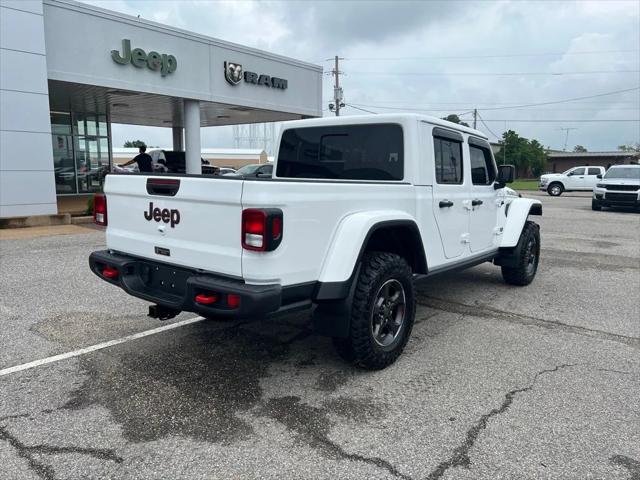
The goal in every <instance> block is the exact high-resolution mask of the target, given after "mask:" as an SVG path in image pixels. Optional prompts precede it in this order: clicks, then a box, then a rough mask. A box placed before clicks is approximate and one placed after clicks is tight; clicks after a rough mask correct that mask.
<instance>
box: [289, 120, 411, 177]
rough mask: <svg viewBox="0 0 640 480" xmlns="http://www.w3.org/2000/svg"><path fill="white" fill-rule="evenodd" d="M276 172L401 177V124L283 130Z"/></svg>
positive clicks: (323, 175) (326, 175)
mask: <svg viewBox="0 0 640 480" xmlns="http://www.w3.org/2000/svg"><path fill="white" fill-rule="evenodd" d="M277 176H278V177H280V178H322V179H341V180H402V179H403V178H404V140H403V135H402V127H401V126H400V125H396V124H386V123H381V124H369V125H330V126H326V127H305V128H292V129H289V130H285V132H284V133H283V134H282V141H281V143H280V149H279V152H278V167H277Z"/></svg>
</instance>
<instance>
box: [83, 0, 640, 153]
mask: <svg viewBox="0 0 640 480" xmlns="http://www.w3.org/2000/svg"><path fill="white" fill-rule="evenodd" d="M90 3H94V4H98V5H100V6H102V7H105V8H110V9H113V10H119V11H123V12H125V13H129V14H132V15H138V14H140V15H141V16H142V17H144V18H148V19H151V20H155V21H158V22H161V23H167V24H170V25H172V26H176V27H179V28H184V29H186V30H191V31H195V32H198V33H202V34H206V35H210V36H213V37H218V38H222V39H225V40H229V41H233V42H236V43H242V44H246V45H249V46H252V47H257V48H262V49H266V50H270V51H273V52H276V53H280V54H285V55H288V56H292V57H296V58H300V59H303V60H308V61H314V62H322V64H323V65H324V66H325V69H327V70H328V69H330V68H331V64H330V63H329V62H323V60H324V59H326V58H329V57H332V56H333V55H336V54H339V55H341V56H343V57H345V58H346V59H345V61H344V62H343V63H342V69H343V70H344V71H345V76H344V77H343V78H342V85H343V87H344V90H345V97H346V101H347V102H352V103H361V104H368V105H375V106H378V107H381V106H397V107H413V108H425V109H429V110H433V109H441V110H439V111H432V112H429V113H432V114H435V115H438V116H443V115H445V114H447V113H462V112H464V111H467V110H470V109H472V108H474V107H477V108H478V109H479V110H480V112H481V115H482V116H483V117H484V118H485V119H493V120H500V121H497V122H490V123H489V127H490V128H491V130H493V131H495V132H496V133H501V132H502V131H503V129H504V127H505V122H504V120H505V119H506V120H516V119H528V120H531V119H533V120H540V121H541V122H539V123H524V122H522V123H521V122H515V121H509V122H507V123H506V126H507V128H512V129H515V130H517V131H518V132H519V133H520V134H522V135H524V136H528V137H534V138H538V139H539V140H540V141H541V143H543V144H545V145H550V146H553V147H556V148H558V147H561V146H562V144H563V143H564V136H563V135H564V134H563V133H562V132H561V131H560V128H561V127H578V130H575V131H572V132H571V139H570V143H571V145H574V144H577V143H579V144H582V145H584V146H586V147H587V148H589V149H590V150H604V149H613V148H615V147H616V146H617V145H619V144H620V143H624V142H629V141H640V126H639V124H638V123H637V122H636V123H631V122H625V123H622V122H602V123H585V122H583V121H579V120H591V119H608V120H615V119H631V118H634V119H637V118H640V110H639V109H640V95H639V93H638V91H635V92H630V93H625V94H620V95H616V96H610V97H600V98H594V99H590V100H583V101H579V102H571V103H565V104H559V105H549V106H543V107H536V108H528V109H520V110H496V111H492V110H489V108H491V107H495V106H501V105H505V104H511V105H514V104H521V103H534V102H544V101H549V100H556V99H563V98H573V97H579V96H587V95H591V94H597V93H603V92H608V91H613V90H620V89H625V88H632V87H637V86H639V85H640V74H638V73H637V72H631V73H617V74H605V73H603V74H589V75H561V76H558V75H555V76H551V75H522V76H469V75H461V74H467V73H485V74H491V73H496V72H500V73H508V72H530V73H536V72H538V73H544V72H556V73H557V72H580V71H596V70H597V71H600V70H639V69H640V65H639V64H640V55H639V54H638V52H637V51H638V50H639V49H640V2H637V1H635V0H633V1H602V2H595V1H580V2H573V1H555V2H546V1H540V2H524V1H506V2H489V1H482V2H475V1H471V2H398V1H377V2H361V1H343V2H330V1H316V2H302V1H283V2H250V1H239V2H204V1H189V2H178V1H163V2H136V1H133V0H132V1H122V0H118V1H92V2H90ZM622 50H627V52H620V53H607V54H585V53H583V52H593V51H622ZM629 50H635V52H629ZM525 53H534V54H535V53H540V54H544V53H556V54H557V55H538V56H515V55H518V54H525ZM500 54H513V55H514V56H510V57H502V58H489V57H488V56H490V55H500ZM454 56H476V58H433V57H454ZM403 57H418V59H412V60H401V59H400V58H403ZM425 57H430V58H425ZM357 58H378V59H379V58H385V60H379V61H376V60H357ZM388 58H390V59H392V60H388ZM363 72H375V73H369V74H367V73H363ZM421 72H422V73H427V72H432V73H445V75H436V76H426V75H425V76H421V75H415V74H417V73H421ZM331 96H332V78H331V77H330V76H327V77H325V84H324V99H325V104H326V103H328V102H329V99H330V97H331ZM445 103H446V104H445ZM366 108H368V109H371V110H377V111H389V110H384V109H382V108H369V107H366ZM344 113H345V114H356V113H361V112H358V111H357V110H354V109H351V108H347V109H345V110H344ZM466 118H468V115H467V116H466ZM570 119H574V120H578V121H566V122H548V121H546V120H570ZM480 128H481V129H483V127H482V126H480ZM123 130H124V129H123ZM160 130H162V129H160ZM117 131H118V130H117V129H115V128H114V137H115V136H116V135H117ZM127 131H130V130H127ZM165 131H166V132H168V133H167V134H166V135H167V138H168V139H169V140H170V131H169V130H166V129H165ZM149 135H150V136H152V137H153V138H155V136H156V135H158V132H157V131H155V130H153V131H152V130H149ZM203 139H205V141H206V142H213V144H209V145H211V146H230V145H232V137H231V134H230V131H229V129H224V130H221V129H204V130H203ZM118 141H119V140H118ZM150 142H151V141H150ZM115 143H116V142H115V141H114V144H115Z"/></svg>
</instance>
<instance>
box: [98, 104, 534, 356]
mask: <svg viewBox="0 0 640 480" xmlns="http://www.w3.org/2000/svg"><path fill="white" fill-rule="evenodd" d="M513 172H514V169H513V167H512V166H510V165H503V166H501V167H500V168H499V169H498V168H497V167H496V164H495V161H494V158H493V155H492V153H491V147H490V145H489V142H488V141H487V137H486V136H485V135H484V134H483V133H481V132H479V131H477V130H473V129H470V128H467V127H464V126H461V125H457V124H453V123H449V122H446V121H443V120H440V119H436V118H432V117H426V116H418V115H409V114H402V115H370V116H361V117H341V118H323V119H313V120H301V121H294V122H287V123H285V124H284V126H283V129H282V132H281V134H280V143H279V150H278V153H277V155H276V161H275V163H274V169H273V178H251V179H249V178H243V177H233V176H231V177H227V176H225V177H204V176H194V175H176V174H166V175H156V174H154V175H143V174H116V175H108V176H107V178H106V183H105V188H104V192H105V195H104V196H102V197H96V201H95V217H96V221H97V223H99V224H102V225H106V226H107V228H106V242H107V250H103V251H97V252H93V253H92V254H91V256H90V266H91V269H92V270H93V272H94V273H95V274H96V275H98V276H99V277H100V278H101V279H103V280H105V281H107V282H110V283H112V284H114V285H117V286H119V287H121V288H122V289H124V290H125V291H126V292H127V293H129V294H131V295H134V296H136V297H139V298H143V299H145V300H148V301H150V302H152V303H153V304H154V305H152V306H151V307H150V312H149V313H150V315H151V316H154V317H156V318H160V319H166V318H171V317H173V316H175V315H176V314H177V313H179V312H180V311H190V312H196V313H198V314H200V315H203V316H205V317H222V316H227V317H247V316H263V315H267V314H276V313H283V312H290V311H294V310H296V309H302V308H314V313H313V317H312V318H313V325H314V327H315V328H316V330H317V331H319V332H321V333H323V334H326V335H330V336H332V337H333V338H334V339H335V344H336V346H337V349H338V351H339V352H340V353H341V355H343V357H344V358H347V359H350V360H352V361H354V362H355V363H356V364H357V365H359V366H361V367H364V368H370V369H377V368H384V367H385V366H387V365H389V364H390V363H392V362H393V361H395V359H396V358H397V357H398V356H399V355H400V353H401V352H402V350H403V349H404V346H405V345H406V343H407V341H408V339H409V335H410V333H411V329H412V326H413V321H414V316H415V308H416V307H415V304H416V296H415V290H414V282H415V281H417V280H420V279H421V278H426V277H430V276H432V275H436V274H438V273H442V272H446V271H452V270H458V269H461V268H466V267H471V266H473V265H477V264H479V263H482V262H493V263H494V264H496V265H499V266H501V268H502V275H503V277H504V279H505V281H506V282H507V283H510V284H514V285H527V284H529V283H530V282H531V281H532V280H533V278H534V276H535V274H536V271H537V267H538V259H539V253H540V235H539V228H538V226H537V225H536V224H535V223H533V222H531V221H529V220H528V217H529V215H541V214H542V206H541V204H540V202H539V201H537V200H532V199H525V198H518V197H516V196H514V195H513V194H508V193H507V192H505V188H504V187H505V183H507V182H509V181H512V180H513ZM265 328H266V327H265Z"/></svg>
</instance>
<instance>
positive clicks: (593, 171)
mask: <svg viewBox="0 0 640 480" xmlns="http://www.w3.org/2000/svg"><path fill="white" fill-rule="evenodd" d="M587 175H600V169H599V168H590V169H589V173H588V174H587Z"/></svg>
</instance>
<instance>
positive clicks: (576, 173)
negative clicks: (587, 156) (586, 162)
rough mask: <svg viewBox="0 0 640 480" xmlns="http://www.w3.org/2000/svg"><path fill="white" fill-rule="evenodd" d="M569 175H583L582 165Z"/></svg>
mask: <svg viewBox="0 0 640 480" xmlns="http://www.w3.org/2000/svg"><path fill="white" fill-rule="evenodd" d="M571 175H584V167H580V168H576V169H575V170H574V171H572V172H571Z"/></svg>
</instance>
